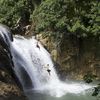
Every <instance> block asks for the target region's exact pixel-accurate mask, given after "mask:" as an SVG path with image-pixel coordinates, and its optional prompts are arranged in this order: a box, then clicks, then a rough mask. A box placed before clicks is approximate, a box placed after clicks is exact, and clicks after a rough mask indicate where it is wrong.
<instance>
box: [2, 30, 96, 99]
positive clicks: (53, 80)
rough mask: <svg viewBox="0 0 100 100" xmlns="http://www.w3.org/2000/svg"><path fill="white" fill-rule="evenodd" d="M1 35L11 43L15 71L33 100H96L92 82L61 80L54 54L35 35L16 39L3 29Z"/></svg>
mask: <svg viewBox="0 0 100 100" xmlns="http://www.w3.org/2000/svg"><path fill="white" fill-rule="evenodd" d="M4 33H6V35H5V37H4ZM1 34H2V35H0V36H1V37H2V38H3V39H4V41H5V43H7V44H9V48H10V52H11V55H12V61H13V64H14V68H13V70H14V71H15V74H16V75H17V77H18V79H19V80H20V82H21V84H22V86H23V90H24V92H25V94H26V95H27V96H28V98H29V100H95V98H94V97H92V96H91V95H89V92H88V91H90V90H91V88H92V87H93V86H92V85H87V84H84V83H79V82H78V83H77V82H61V81H60V80H59V78H58V76H57V74H56V70H55V69H54V64H53V62H52V59H51V56H50V54H49V53H48V52H47V50H46V49H45V48H44V47H43V46H42V45H41V44H40V42H39V41H37V40H36V39H34V37H31V38H30V39H26V38H24V37H22V36H18V35H16V36H14V40H13V42H12V41H11V40H10V38H9V35H8V31H6V30H5V29H3V30H2V28H1ZM7 41H8V42H7ZM48 69H49V70H50V73H49V72H48V71H47V70H48Z"/></svg>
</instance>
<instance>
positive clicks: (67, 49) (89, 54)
mask: <svg viewBox="0 0 100 100" xmlns="http://www.w3.org/2000/svg"><path fill="white" fill-rule="evenodd" d="M36 37H38V39H39V40H40V41H41V43H42V44H43V45H44V46H45V47H46V48H47V49H48V51H49V52H50V53H51V55H52V58H53V60H54V61H55V62H56V64H57V66H56V69H57V72H58V74H59V75H60V77H61V78H64V79H65V78H74V79H82V78H83V76H84V75H85V74H87V73H88V72H91V73H93V74H95V75H97V76H98V78H100V52H99V51H100V41H99V40H97V39H96V38H94V37H90V38H76V37H75V36H65V37H64V38H63V42H62V43H61V44H60V45H57V42H56V41H54V39H53V38H52V37H44V36H43V35H41V34H38V35H37V36H36Z"/></svg>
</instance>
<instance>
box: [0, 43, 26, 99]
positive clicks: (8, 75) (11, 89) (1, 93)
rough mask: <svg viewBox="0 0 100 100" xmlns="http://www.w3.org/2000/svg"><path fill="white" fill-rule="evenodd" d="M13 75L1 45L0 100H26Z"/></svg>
mask: <svg viewBox="0 0 100 100" xmlns="http://www.w3.org/2000/svg"><path fill="white" fill-rule="evenodd" d="M13 75H14V74H13V71H12V70H11V66H10V61H9V58H8V56H7V53H6V51H5V50H4V49H3V48H2V46H1V45H0V100H26V97H25V96H24V93H23V92H22V90H21V89H20V88H19V87H18V86H19V85H18V84H16V82H15V80H16V79H14V77H15V76H13Z"/></svg>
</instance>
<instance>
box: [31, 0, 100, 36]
mask: <svg viewBox="0 0 100 100" xmlns="http://www.w3.org/2000/svg"><path fill="white" fill-rule="evenodd" d="M34 19H35V23H36V29H35V31H36V32H37V33H38V32H45V33H50V34H52V35H56V36H58V35H60V36H61V35H63V34H66V35H67V34H74V35H76V36H77V37H87V36H92V35H93V36H97V35H100V2H99V1H98V0H45V1H44V2H42V3H41V5H40V6H39V7H38V8H37V9H36V10H35V11H34V13H33V20H34Z"/></svg>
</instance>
